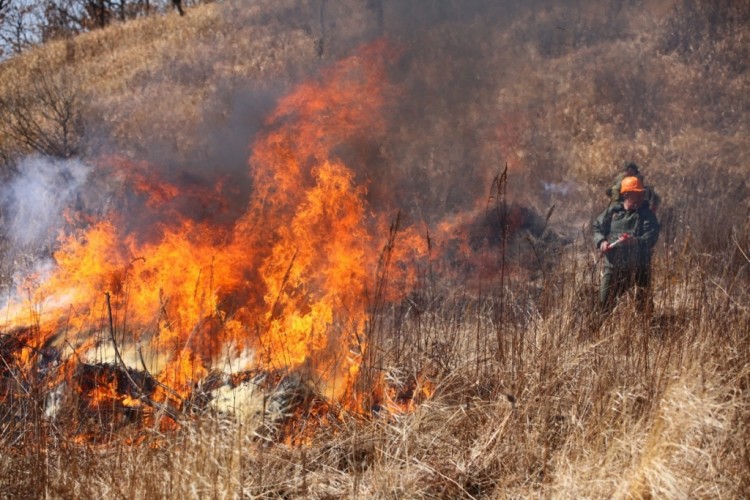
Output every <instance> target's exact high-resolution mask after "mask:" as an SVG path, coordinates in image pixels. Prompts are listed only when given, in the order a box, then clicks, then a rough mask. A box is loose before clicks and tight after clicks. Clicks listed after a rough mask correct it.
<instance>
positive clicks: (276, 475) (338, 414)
mask: <svg viewBox="0 0 750 500" xmlns="http://www.w3.org/2000/svg"><path fill="white" fill-rule="evenodd" d="M700 258H701V257H700V256H696V255H685V256H683V257H678V258H676V259H675V261H674V262H672V263H671V264H670V268H669V269H667V268H666V267H665V263H666V262H665V259H664V257H663V256H661V257H660V256H658V255H657V275H656V279H655V297H656V304H655V311H654V316H653V317H652V318H644V317H643V316H642V315H641V314H640V313H639V312H638V311H636V310H635V309H634V304H633V302H632V301H629V300H626V301H624V302H623V303H621V304H620V306H618V308H617V309H616V310H615V311H614V313H613V315H612V316H611V317H609V318H608V319H607V320H606V321H605V322H604V323H603V324H601V326H597V322H592V321H591V318H590V312H591V308H590V306H589V305H588V304H587V303H586V302H585V301H582V300H581V297H582V294H583V295H584V296H585V295H586V293H588V291H589V290H590V286H591V284H592V283H591V281H590V279H591V278H590V276H591V275H590V274H589V273H588V270H587V271H586V272H584V273H581V272H580V270H576V269H575V267H574V266H573V263H574V260H566V261H565V262H568V265H566V266H564V267H562V268H559V269H558V271H557V272H556V273H555V274H552V275H550V276H548V280H549V285H548V286H547V287H546V289H544V290H542V291H541V294H542V296H543V297H542V300H541V301H539V300H540V299H539V296H538V292H537V293H529V292H530V290H526V289H525V287H526V285H524V284H523V283H522V282H518V281H514V280H513V279H511V280H510V281H509V283H507V284H506V286H508V287H509V289H510V290H513V291H514V293H513V294H512V295H511V294H508V293H506V294H505V297H506V298H505V300H506V307H505V308H504V310H505V311H506V314H508V315H509V318H510V317H511V316H512V318H513V320H512V321H508V319H509V318H506V319H505V321H504V322H503V324H502V325H501V324H499V323H498V319H499V318H498V317H497V314H498V313H497V311H498V306H499V304H498V300H499V299H498V296H495V295H494V293H495V292H492V293H488V295H485V296H474V297H470V296H468V295H464V294H461V295H450V294H448V295H443V294H441V295H434V294H435V290H436V286H437V284H434V285H435V286H434V287H431V288H429V289H423V290H421V291H419V292H420V293H421V294H422V295H423V297H422V298H421V299H419V300H418V299H417V297H416V296H415V297H413V298H411V299H409V300H408V301H406V302H405V303H403V304H401V305H398V304H393V305H389V306H387V307H385V308H383V310H382V312H381V314H383V315H384V316H386V317H387V318H388V319H387V320H385V321H384V322H383V323H382V328H383V331H382V332H380V334H381V335H382V337H381V338H382V339H383V341H384V343H383V345H382V355H381V357H380V358H379V359H378V365H377V366H371V367H369V369H372V370H375V371H376V372H378V373H381V374H382V376H383V378H384V379H385V380H386V381H387V383H386V384H385V385H384V387H390V389H389V390H388V391H390V392H388V393H387V394H384V395H383V396H382V398H383V399H382V409H379V408H380V407H376V408H371V411H370V413H369V414H367V415H364V414H357V413H351V412H350V411H347V410H345V409H341V408H339V409H338V410H337V409H335V408H333V407H332V406H331V405H330V403H326V402H325V400H324V399H321V398H320V397H319V396H315V394H314V392H309V390H303V391H302V392H300V391H301V388H302V387H305V385H304V383H302V381H301V380H300V379H293V380H297V382H291V381H290V379H288V380H287V382H282V380H283V379H282V378H279V377H273V376H271V377H270V378H269V375H266V374H260V373H247V374H244V375H237V376H236V377H235V378H234V379H233V380H232V381H231V382H229V385H226V380H225V379H223V378H222V377H221V376H219V377H217V375H214V380H215V382H214V384H213V385H211V384H209V383H208V382H207V383H206V384H204V385H203V392H202V394H203V395H204V396H203V397H204V398H205V399H206V400H207V401H208V400H214V401H216V400H218V399H220V398H218V397H217V396H216V393H214V395H209V394H211V391H212V390H214V389H215V388H216V387H219V386H224V387H233V388H235V389H236V388H238V387H242V386H244V385H246V384H254V387H255V389H254V390H255V391H257V393H256V394H263V397H262V398H261V399H260V400H259V401H263V400H265V403H258V404H260V405H261V406H260V407H257V408H256V409H255V410H252V411H249V412H247V413H245V414H244V415H245V418H237V417H236V415H237V414H236V413H227V412H226V411H225V410H226V409H227V408H228V407H233V406H234V407H236V406H237V405H239V404H240V403H239V399H238V398H239V397H241V396H240V395H239V393H236V394H234V395H233V396H228V395H229V394H230V392H226V393H225V394H224V396H225V397H224V399H223V403H222V404H223V405H225V406H221V405H216V406H213V407H211V406H204V408H205V410H203V411H201V412H197V413H196V412H194V411H193V412H191V413H189V414H186V415H185V416H184V418H183V419H182V420H181V421H180V425H179V427H177V428H173V429H171V430H165V429H164V428H161V429H160V428H159V427H158V426H156V427H155V426H154V424H153V423H151V424H150V425H145V426H144V425H142V424H141V425H139V426H137V427H132V426H131V427H129V428H130V429H131V431H133V432H135V433H134V434H129V433H128V432H122V430H123V429H126V428H128V427H127V426H121V427H120V431H118V432H116V433H113V432H112V428H111V427H108V426H106V425H105V426H104V427H102V428H101V429H102V430H103V431H104V433H105V434H106V433H107V432H109V433H110V434H109V436H110V438H111V439H109V440H108V441H107V444H106V445H105V444H101V445H97V444H95V443H92V442H90V441H89V444H83V443H82V444H76V443H75V441H71V440H70V432H71V427H70V426H69V425H65V424H64V420H62V419H55V418H53V419H47V418H42V417H41V415H40V416H38V417H34V415H35V412H36V414H38V413H39V412H41V406H40V405H41V404H42V399H37V400H36V401H35V400H33V398H34V397H35V395H36V397H37V398H39V397H40V396H41V395H42V394H41V389H40V388H38V387H36V388H35V387H34V384H30V385H29V386H28V391H27V392H26V393H21V394H20V397H18V398H17V399H15V400H14V401H12V402H11V403H10V404H8V403H7V401H6V404H5V405H4V408H15V409H16V411H15V413H14V414H13V415H9V414H8V413H7V412H6V414H5V417H4V419H3V422H4V432H3V448H4V449H5V450H6V451H7V452H8V453H4V454H3V459H2V463H1V464H0V467H1V468H2V471H3V474H2V477H3V478H5V479H3V481H5V482H6V484H5V485H3V486H7V488H10V489H6V491H16V492H31V491H36V492H38V493H39V494H42V493H44V494H48V495H52V496H69V495H73V494H75V495H76V496H79V495H82V496H100V495H110V494H116V495H123V496H131V495H134V496H142V495H145V496H157V497H173V496H175V495H187V496H191V495H196V496H200V497H203V496H208V495H210V496H261V497H276V496H308V497H311V498H326V497H331V496H336V497H339V496H356V495H364V496H368V497H370V496H373V497H378V496H392V495H396V496H409V497H424V498H428V497H436V496H437V497H456V496H464V497H507V496H528V495H542V496H545V495H551V496H564V497H569V496H587V497H601V496H613V495H614V496H618V497H631V496H635V497H646V496H656V497H667V498H680V497H684V496H689V497H705V498H708V497H716V496H728V497H737V496H742V495H743V492H746V491H747V488H748V486H749V485H750V476H748V470H749V469H748V468H747V459H748V456H750V455H749V453H750V450H749V449H748V448H747V440H746V436H747V426H748V424H749V423H750V401H749V400H748V398H747V394H746V392H747V386H748V382H750V370H749V369H748V366H747V363H746V362H745V360H746V359H747V356H748V355H750V342H749V341H748V339H747V338H746V337H747V336H746V332H747V331H748V328H750V314H749V312H748V310H747V307H746V306H743V305H741V304H743V303H744V304H746V299H747V297H746V296H743V295H741V292H739V289H737V292H736V294H735V295H734V297H733V299H734V300H730V298H729V297H727V296H726V295H725V294H724V293H723V291H722V290H721V287H720V286H719V285H720V284H719V283H718V282H717V283H712V282H711V280H704V279H702V278H701V277H700V276H696V275H695V274H693V273H684V274H682V275H683V276H687V277H688V278H687V279H686V281H682V280H666V279H662V278H664V277H665V276H666V275H667V274H668V273H674V274H681V273H680V270H681V269H683V268H687V267H688V266H690V267H691V268H692V266H693V265H694V262H695V260H694V259H700ZM744 265H747V263H745V264H744ZM438 288H439V287H438ZM488 290H493V289H492V288H491V287H488ZM686 290H689V292H686ZM446 291H447V290H446ZM495 291H496V290H495ZM744 293H746V290H745V292H744ZM547 295H549V296H550V297H544V296H547ZM551 296H554V301H552V298H551ZM508 297H513V298H512V299H509V298H508ZM532 300H533V302H532ZM545 301H547V303H550V304H552V305H550V306H549V307H548V309H547V311H546V312H544V313H542V312H541V311H540V310H538V308H536V307H535V306H534V304H540V303H544V302H545ZM418 302H421V304H423V305H422V307H420V308H417V307H416V306H415V304H416V303H418ZM424 304H427V305H424ZM521 311H525V312H521ZM592 325H593V326H592ZM498 328H502V336H501V337H500V338H501V339H502V342H503V344H502V345H501V346H498V345H497V344H496V342H495V339H497V338H498V337H497V336H496V330H497V329H498ZM104 368H105V366H101V367H98V368H95V369H94V370H95V371H97V373H101V372H100V370H102V369H104ZM106 368H107V369H111V367H109V366H107V367H106ZM92 369H93V368H92ZM83 370H84V371H86V368H84V369H83ZM78 375H79V376H80V375H81V374H80V373H79V374H78ZM110 375H111V374H110ZM99 376H100V375H97V377H99ZM259 376H260V378H258V377H259ZM110 378H111V377H110ZM3 380H4V382H5V383H12V381H9V380H8V379H7V376H4V379H3ZM113 380H118V384H119V383H120V382H122V383H123V384H125V385H126V386H129V384H130V383H131V382H130V377H126V378H125V380H121V379H117V378H116V377H115V378H114V379H113ZM410 380H411V381H413V382H409V381H410ZM216 381H218V382H216ZM219 382H220V383H219ZM300 383H302V385H300ZM410 383H411V384H412V385H411V386H410V387H408V388H406V387H407V386H408V385H409V384H410ZM270 387H273V388H274V389H273V390H270V389H269V388H270ZM405 388H406V390H405ZM141 390H143V388H141ZM306 391H307V392H306ZM118 392H120V393H122V392H123V391H118ZM196 394H197V393H196ZM305 394H307V395H305ZM227 396H228V397H227ZM233 398H234V399H233ZM228 401H234V405H233V404H232V403H230V404H229V405H228V406H226V404H227V402H228ZM282 401H283V403H282ZM405 402H408V403H409V404H408V405H404V403H405ZM195 404H197V403H195ZM274 405H276V406H275V409H273V408H272V407H274ZM35 408H36V409H35ZM196 408H197V406H196ZM121 410H122V409H121ZM86 411H89V412H90V413H89V415H91V418H94V419H99V422H100V424H103V422H106V421H107V418H106V415H107V412H109V411H110V410H107V409H105V408H103V407H101V406H99V407H96V408H91V407H89V408H88V409H87V410H86ZM274 414H275V415H277V416H276V417H274V416H273V415H274ZM190 415H192V416H190ZM233 415H235V416H233ZM290 423H292V424H293V425H292V426H291V427H288V425H289V424H290ZM261 424H262V425H261ZM263 425H265V427H263ZM274 426H278V427H275V431H274V432H272V433H269V432H268V430H269V429H272V428H274ZM285 426H287V427H285ZM264 428H265V429H266V431H263V430H262V429H264ZM136 429H137V431H136ZM14 436H15V437H14ZM21 443H23V446H22V447H21V446H19V444H21ZM284 443H288V444H284ZM29 468H31V469H32V470H37V471H42V472H43V474H42V475H38V476H35V477H34V478H33V479H32V478H31V477H29V476H26V475H24V474H16V473H15V472H14V471H18V470H21V469H25V470H28V469H29ZM39 478H43V480H41V481H39ZM19 494H20V493H19Z"/></svg>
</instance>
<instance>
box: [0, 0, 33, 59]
mask: <svg viewBox="0 0 750 500" xmlns="http://www.w3.org/2000/svg"><path fill="white" fill-rule="evenodd" d="M35 9H36V6H35V5H34V4H33V2H19V1H17V0H16V1H14V0H0V56H3V55H5V54H17V53H19V52H21V51H22V50H23V49H25V48H26V47H28V46H30V45H33V44H34V43H36V42H37V41H38V37H37V35H36V31H35V30H34V21H33V20H34V17H35Z"/></svg>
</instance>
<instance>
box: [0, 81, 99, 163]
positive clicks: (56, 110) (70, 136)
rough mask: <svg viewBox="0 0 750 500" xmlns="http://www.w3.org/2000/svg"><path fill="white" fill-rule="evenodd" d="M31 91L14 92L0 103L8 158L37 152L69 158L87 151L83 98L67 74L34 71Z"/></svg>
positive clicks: (0, 123)
mask: <svg viewBox="0 0 750 500" xmlns="http://www.w3.org/2000/svg"><path fill="white" fill-rule="evenodd" d="M31 82H32V84H31V88H28V89H24V88H14V89H13V90H12V91H11V92H10V93H9V94H7V95H4V96H3V97H2V98H1V99H0V128H1V129H2V131H3V133H4V134H6V136H7V137H8V138H9V139H10V144H7V143H6V144H3V150H4V151H3V152H4V153H5V155H6V156H11V155H13V156H15V155H18V154H20V153H24V152H27V153H28V152H37V153H41V154H44V155H48V156H53V157H58V158H70V157H72V156H75V155H78V154H81V153H83V151H84V147H85V145H84V125H83V118H82V110H83V96H82V95H81V92H80V91H79V90H78V87H77V85H76V80H75V77H74V76H73V75H71V74H69V73H67V72H66V71H62V72H60V73H52V72H48V71H46V69H44V68H39V69H36V70H35V71H34V74H33V75H32V76H31Z"/></svg>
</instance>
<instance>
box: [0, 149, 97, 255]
mask: <svg viewBox="0 0 750 500" xmlns="http://www.w3.org/2000/svg"><path fill="white" fill-rule="evenodd" d="M90 172H91V167H89V166H88V165H86V164H84V163H83V162H82V161H80V160H78V159H67V160H62V159H55V158H49V157H44V156H29V157H26V158H24V159H23V160H21V161H20V163H19V164H18V174H17V175H16V176H15V178H13V179H11V180H10V182H9V183H8V184H7V185H5V186H3V187H2V189H1V190H0V207H2V211H3V213H4V218H5V230H6V233H5V237H6V238H7V240H8V242H9V243H10V246H11V248H13V249H15V250H21V251H26V252H32V253H36V252H38V251H40V250H42V249H44V248H49V247H50V246H51V245H52V244H53V243H54V240H55V238H56V237H57V236H58V232H59V231H60V230H61V228H62V227H63V226H64V223H65V219H64V215H65V212H66V210H68V209H72V208H76V207H75V205H76V203H77V201H78V200H79V193H80V192H81V189H82V187H83V186H84V185H85V184H86V181H87V179H88V177H89V174H90Z"/></svg>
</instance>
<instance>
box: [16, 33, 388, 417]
mask: <svg viewBox="0 0 750 500" xmlns="http://www.w3.org/2000/svg"><path fill="white" fill-rule="evenodd" d="M392 53H393V51H392V50H391V49H390V48H389V47H388V46H387V45H385V44H384V43H382V42H380V43H376V44H373V45H372V46H369V47H367V48H365V49H363V50H362V51H361V52H359V53H358V54H356V55H354V56H352V57H350V58H348V59H345V60H343V61H341V62H339V63H338V64H336V65H334V66H333V67H332V68H330V69H329V70H327V71H326V72H325V73H324V74H323V77H322V78H321V79H320V80H318V81H314V82H310V83H306V84H303V85H301V86H299V87H298V88H297V89H296V90H295V91H294V92H292V93H291V94H290V95H289V96H287V97H286V98H284V99H282V100H281V101H280V102H279V106H278V108H277V110H276V111H275V113H273V114H272V115H271V117H270V118H269V120H268V122H267V132H266V133H264V134H262V135H260V136H259V137H258V139H257V141H256V143H255V144H254V145H253V154H252V157H251V159H250V165H251V170H252V178H253V182H254V185H253V188H254V194H253V197H252V198H251V201H250V203H249V206H248V209H247V212H246V213H245V214H244V216H242V217H240V219H239V220H238V221H237V223H236V224H235V226H234V227H233V229H231V230H228V229H227V228H222V227H219V226H213V225H211V224H210V223H209V222H196V221H195V220H191V219H190V218H187V217H184V216H181V215H180V214H179V211H178V210H177V209H176V206H178V205H176V204H175V200H176V199H178V198H179V197H180V196H181V193H180V192H179V191H178V188H177V187H176V186H175V185H174V184H171V183H168V182H164V181H162V180H160V179H159V177H158V175H156V174H154V173H153V172H149V170H148V168H147V166H146V165H145V164H135V163H133V162H128V161H127V160H124V159H122V158H112V159H110V160H108V161H106V162H105V163H107V168H109V169H111V171H112V172H115V173H116V174H117V175H116V176H113V177H116V178H118V179H121V180H122V182H123V184H124V185H125V186H126V187H128V186H129V189H130V190H131V192H132V193H134V194H133V197H134V198H133V199H135V200H140V202H141V205H139V206H140V209H137V210H133V209H132V208H129V209H128V210H126V211H125V212H123V213H122V214H118V213H114V212H109V213H108V214H107V215H106V218H105V219H102V220H98V221H96V220H94V221H91V220H87V219H86V218H85V217H83V216H72V217H70V221H71V222H72V223H75V222H78V223H79V225H84V224H81V221H83V222H85V228H83V229H78V230H72V231H70V232H69V233H68V234H67V235H65V236H62V237H61V239H60V247H59V249H58V251H56V252H55V254H54V260H55V264H56V267H55V269H54V271H53V272H52V273H51V275H50V276H49V277H48V278H46V279H40V280H39V281H40V282H39V284H38V286H33V287H30V290H31V289H32V288H33V294H29V295H27V297H28V298H29V300H28V301H27V302H25V303H24V302H20V301H19V302H17V303H15V304H14V305H12V307H10V308H9V310H11V309H13V310H14V312H13V313H9V314H8V316H9V317H13V318H14V319H12V320H11V322H12V323H22V319H21V318H23V314H24V311H26V310H34V311H39V310H40V309H39V307H38V306H39V305H40V304H41V305H43V307H42V308H41V313H40V314H39V318H40V320H41V326H40V328H39V329H38V332H39V337H40V338H39V340H38V342H36V344H39V345H41V344H43V343H44V342H46V341H47V340H48V339H50V338H52V336H54V335H55V334H58V333H60V325H61V324H64V325H65V328H64V333H65V335H64V336H65V338H66V342H68V343H69V344H70V345H71V346H73V347H74V348H77V349H84V348H85V349H87V350H88V349H89V348H90V347H91V338H92V337H97V338H99V339H105V340H106V341H109V340H110V339H111V338H115V339H117V342H119V343H120V344H122V343H123V342H131V343H132V342H136V341H137V342H142V343H144V345H148V347H149V349H147V351H148V353H149V354H148V355H147V356H146V358H147V359H146V363H147V364H148V367H149V370H151V372H152V373H154V374H155V376H156V377H157V379H158V380H159V382H161V384H163V385H164V386H167V387H169V389H170V390H169V391H166V392H164V391H160V390H155V391H154V397H155V398H157V399H162V400H167V399H174V398H185V397H187V396H188V394H189V393H190V391H191V389H192V387H194V385H195V384H196V383H197V382H198V381H199V380H201V379H202V378H204V377H205V376H206V375H207V373H208V371H209V369H210V368H211V367H212V365H214V364H215V363H217V362H219V361H221V360H223V359H225V356H226V354H227V353H228V352H231V353H232V355H233V356H235V357H236V356H237V355H238V353H239V352H240V351H243V350H246V349H253V350H255V352H256V356H255V357H254V358H252V359H254V361H252V362H253V363H255V367H260V368H265V369H269V370H272V369H284V370H295V369H301V370H306V371H308V372H309V373H310V374H311V375H312V376H313V377H314V380H316V381H319V382H320V386H319V388H318V389H319V390H320V391H321V392H323V393H325V394H326V396H328V397H330V398H337V399H340V398H341V397H343V396H344V395H345V394H351V392H350V391H349V390H348V386H349V384H350V383H351V381H352V380H351V379H352V378H353V377H354V376H355V375H356V373H357V371H358V364H359V362H360V359H359V357H360V355H361V353H362V350H363V349H364V346H363V345H361V344H359V345H357V346H356V348H354V344H355V343H356V341H355V338H356V333H357V331H358V330H360V329H361V327H362V325H363V324H364V322H365V318H366V304H365V300H364V289H365V287H366V284H367V280H368V279H369V278H371V277H372V276H373V273H374V269H375V266H376V263H377V258H378V255H379V248H378V245H379V244H382V241H380V242H378V241H375V238H373V237H372V236H371V234H370V231H371V230H372V229H373V228H376V229H377V228H382V227H384V226H383V221H380V220H375V219H373V218H372V217H371V216H369V215H368V211H367V209H366V190H365V188H364V187H363V186H361V185H359V184H358V179H357V175H356V174H355V172H354V171H353V170H352V169H351V168H350V166H348V165H347V164H346V163H345V161H344V160H343V159H342V158H340V157H336V155H335V153H334V152H335V151H337V150H338V149H340V148H342V147H343V146H344V145H346V144H348V143H349V142H350V141H352V140H353V139H357V140H366V139H368V138H371V137H373V136H377V135H378V134H382V133H383V132H384V130H385V120H384V118H383V116H382V113H381V111H382V109H383V107H384V105H385V103H386V102H387V100H388V94H389V93H390V92H391V88H390V87H389V86H388V84H387V81H386V78H385V68H386V61H387V60H388V58H389V57H390V56H391V55H392ZM344 149H346V148H344ZM146 172H149V173H148V175H147V173H146ZM211 193H212V192H211V191H210V190H207V191H206V192H204V193H201V196H204V195H205V197H207V198H209V199H210V198H211V197H212V196H215V192H214V194H213V195H212V194H211ZM131 203H132V199H131ZM213 205H215V206H221V203H220V202H216V203H213ZM133 219H136V220H141V221H143V222H144V224H143V226H144V227H146V230H144V231H134V229H133V228H134V227H137V225H135V224H133ZM381 234H384V235H385V234H387V231H386V232H382V233H381ZM105 293H107V294H109V295H108V297H110V298H111V301H109V300H107V301H105ZM71 340H72V342H71ZM120 347H121V348H122V345H121V346H120ZM96 352H98V353H99V354H100V351H96ZM79 354H81V353H77V354H76V355H79ZM95 355H96V354H95ZM100 361H105V362H106V361H109V362H119V361H122V359H113V358H112V357H110V358H109V359H104V360H100ZM251 367H252V366H249V365H248V364H247V363H246V364H244V365H242V366H236V368H239V369H248V368H251ZM101 382H102V384H101V386H102V387H101V390H100V391H98V392H96V391H94V392H92V402H93V403H92V404H99V403H100V402H102V401H109V400H113V399H117V398H116V394H115V393H116V392H117V391H118V390H119V389H118V387H119V386H117V384H115V383H114V382H113V380H112V379H107V380H104V381H101ZM122 396H123V397H121V398H119V401H120V404H122V405H125V406H135V405H137V404H138V401H137V399H136V398H135V397H134V396H133V395H122ZM125 396H127V397H125Z"/></svg>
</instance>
